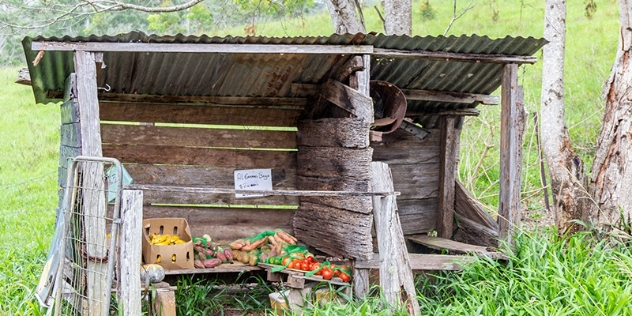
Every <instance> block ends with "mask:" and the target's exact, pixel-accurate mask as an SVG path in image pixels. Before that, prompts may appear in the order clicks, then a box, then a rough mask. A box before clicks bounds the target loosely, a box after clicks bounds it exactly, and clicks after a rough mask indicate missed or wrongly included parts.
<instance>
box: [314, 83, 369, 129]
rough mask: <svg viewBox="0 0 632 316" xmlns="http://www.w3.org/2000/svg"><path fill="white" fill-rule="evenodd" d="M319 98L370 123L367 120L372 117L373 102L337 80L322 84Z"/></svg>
mask: <svg viewBox="0 0 632 316" xmlns="http://www.w3.org/2000/svg"><path fill="white" fill-rule="evenodd" d="M321 97H322V98H324V99H326V100H327V101H329V102H331V103H333V104H335V105H336V106H338V107H339V108H341V109H344V110H345V111H347V112H349V113H351V114H353V115H355V116H356V117H357V118H359V119H361V120H365V121H367V122H370V121H371V120H370V119H369V118H371V119H372V117H373V100H372V99H371V98H370V97H369V96H368V95H364V94H363V93H361V92H359V91H358V90H356V89H352V88H351V87H349V86H347V85H345V84H343V83H341V82H339V81H337V80H331V79H330V80H329V81H327V82H325V83H324V84H323V86H322V90H321Z"/></svg>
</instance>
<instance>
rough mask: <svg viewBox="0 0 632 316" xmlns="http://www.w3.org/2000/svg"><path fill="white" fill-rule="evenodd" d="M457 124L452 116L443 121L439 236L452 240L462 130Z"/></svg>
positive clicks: (438, 220)
mask: <svg viewBox="0 0 632 316" xmlns="http://www.w3.org/2000/svg"><path fill="white" fill-rule="evenodd" d="M455 122H456V119H455V118H454V117H451V116H448V117H444V118H442V120H441V151H440V154H441V156H440V160H439V197H438V198H439V207H438V210H437V211H438V213H437V236H439V237H443V238H451V237H452V234H453V233H454V198H455V193H454V185H455V181H456V174H457V163H458V147H459V138H460V130H458V129H456V128H455V126H454V125H455Z"/></svg>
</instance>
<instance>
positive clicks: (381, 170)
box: [371, 162, 421, 315]
mask: <svg viewBox="0 0 632 316" xmlns="http://www.w3.org/2000/svg"><path fill="white" fill-rule="evenodd" d="M371 172H372V175H373V177H372V180H371V185H372V187H373V190H374V191H393V178H392V176H391V171H390V169H389V168H388V165H387V164H385V163H382V162H372V163H371ZM396 209H397V203H396V201H395V195H388V196H384V197H381V196H374V197H373V215H374V218H375V227H376V231H377V243H378V249H379V252H380V286H381V287H382V291H383V292H384V296H385V298H386V300H387V301H388V302H389V304H391V305H392V306H399V305H400V304H405V306H406V311H407V312H408V314H409V315H420V314H421V312H420V310H419V302H417V292H416V290H415V284H414V283H413V271H412V270H411V267H410V258H409V256H408V250H407V249H406V241H405V240H404V233H403V231H402V225H401V223H400V221H399V216H398V215H397V212H396Z"/></svg>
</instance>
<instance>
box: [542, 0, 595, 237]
mask: <svg viewBox="0 0 632 316" xmlns="http://www.w3.org/2000/svg"><path fill="white" fill-rule="evenodd" d="M544 37H545V38H546V39H547V40H548V41H549V44H548V45H546V46H545V47H544V51H543V58H542V61H543V65H542V68H543V69H544V70H543V74H542V99H541V102H542V106H541V110H540V111H541V117H542V122H541V124H542V136H543V137H542V139H543V142H542V148H543V151H544V154H545V156H546V161H547V165H548V167H549V174H550V176H551V189H552V191H553V199H554V209H555V224H556V226H557V228H558V231H559V233H560V234H564V233H567V232H571V233H572V232H575V231H577V230H579V229H580V226H579V225H576V224H574V223H573V222H571V220H575V219H580V220H586V218H583V217H582V204H583V203H584V201H585V200H587V197H588V196H587V191H586V189H585V188H584V182H585V178H586V173H585V167H584V162H583V161H582V160H581V158H580V157H579V156H578V155H577V153H575V151H574V150H573V147H572V146H571V144H570V136H569V134H568V128H567V127H566V122H565V120H564V50H565V40H566V1H564V0H547V1H546V4H545V27H544Z"/></svg>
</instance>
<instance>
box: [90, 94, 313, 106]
mask: <svg viewBox="0 0 632 316" xmlns="http://www.w3.org/2000/svg"><path fill="white" fill-rule="evenodd" d="M99 100H101V101H113V102H146V103H162V104H168V103H199V104H204V103H209V104H220V105H261V106H274V107H277V108H279V107H287V108H294V109H301V108H302V107H304V106H305V105H306V104H307V99H306V98H300V97H292V98H283V97H235V96H198V95H154V94H131V93H108V92H104V93H100V94H99Z"/></svg>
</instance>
